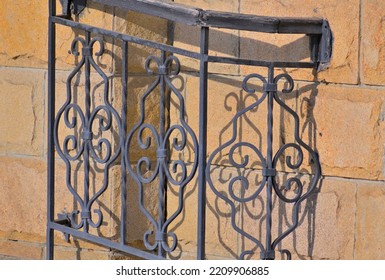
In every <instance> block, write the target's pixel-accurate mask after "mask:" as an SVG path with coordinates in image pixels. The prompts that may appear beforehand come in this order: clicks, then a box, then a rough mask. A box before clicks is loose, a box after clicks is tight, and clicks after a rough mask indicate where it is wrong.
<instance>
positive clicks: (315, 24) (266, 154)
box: [47, 0, 332, 259]
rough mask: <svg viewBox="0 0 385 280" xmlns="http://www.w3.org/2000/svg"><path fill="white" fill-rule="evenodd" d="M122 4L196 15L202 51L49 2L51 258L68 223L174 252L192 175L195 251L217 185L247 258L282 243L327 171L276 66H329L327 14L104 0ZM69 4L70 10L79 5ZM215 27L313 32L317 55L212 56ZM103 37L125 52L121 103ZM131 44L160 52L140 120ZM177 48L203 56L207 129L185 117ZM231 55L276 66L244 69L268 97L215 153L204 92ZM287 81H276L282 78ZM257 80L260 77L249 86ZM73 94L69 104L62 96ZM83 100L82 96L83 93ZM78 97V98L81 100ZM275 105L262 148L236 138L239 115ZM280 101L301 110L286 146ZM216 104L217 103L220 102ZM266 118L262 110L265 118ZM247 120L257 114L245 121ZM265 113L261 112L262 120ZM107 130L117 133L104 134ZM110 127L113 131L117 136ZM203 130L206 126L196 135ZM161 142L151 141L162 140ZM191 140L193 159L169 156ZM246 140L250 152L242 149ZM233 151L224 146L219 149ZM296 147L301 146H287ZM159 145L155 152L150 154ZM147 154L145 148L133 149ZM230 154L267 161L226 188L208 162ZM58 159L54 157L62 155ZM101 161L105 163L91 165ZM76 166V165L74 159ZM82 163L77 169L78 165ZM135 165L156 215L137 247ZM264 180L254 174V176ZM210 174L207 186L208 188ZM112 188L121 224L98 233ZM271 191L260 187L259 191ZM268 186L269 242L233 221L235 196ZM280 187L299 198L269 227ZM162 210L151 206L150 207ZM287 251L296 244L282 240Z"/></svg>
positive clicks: (239, 165)
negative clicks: (60, 55) (279, 124)
mask: <svg viewBox="0 0 385 280" xmlns="http://www.w3.org/2000/svg"><path fill="white" fill-rule="evenodd" d="M95 2H99V3H103V4H105V5H110V6H114V7H118V8H122V9H126V10H132V11H135V12H139V13H143V14H147V15H151V16H157V17H161V18H164V19H167V20H169V21H173V22H178V23H182V24H185V25H194V26H196V28H199V29H200V51H199V52H193V51H191V50H188V49H182V48H178V47H175V46H173V45H167V44H163V43H158V42H154V41H151V40H147V39H143V38H139V37H136V36H132V35H129V34H123V33H119V32H115V31H112V30H106V29H103V28H98V27H95V26H91V25H87V24H82V23H79V22H76V21H73V20H72V19H71V14H72V13H75V14H78V13H80V12H81V11H82V10H83V9H84V7H86V1H77V0H73V1H69V0H63V1H62V4H63V13H62V14H60V15H58V14H56V8H57V7H56V1H54V0H52V1H49V5H50V7H49V11H50V15H49V72H48V73H49V85H48V87H49V96H48V98H49V104H48V124H49V126H48V217H47V219H48V223H47V258H48V259H53V258H54V231H59V232H63V233H65V234H66V236H69V235H72V236H74V237H76V238H80V239H84V240H87V241H90V242H94V243H97V244H100V245H103V246H107V247H109V248H113V249H116V250H119V251H122V252H125V253H128V254H132V255H135V256H137V257H141V258H145V259H163V258H167V254H168V253H172V252H173V251H174V250H175V249H176V248H177V244H178V237H177V235H176V234H175V232H173V231H172V230H170V229H169V228H170V225H171V224H172V223H173V222H174V221H175V220H176V218H177V217H178V216H179V215H180V214H181V212H182V211H183V209H184V193H185V190H186V188H188V186H189V184H191V182H192V180H193V178H194V177H195V176H197V178H198V179H197V180H198V190H197V191H198V198H197V201H196V205H197V210H196V211H197V212H196V213H197V223H198V224H197V234H196V243H197V246H196V252H197V256H196V258H197V259H205V257H206V250H205V239H206V223H207V221H206V202H207V198H206V194H207V192H208V191H212V192H213V193H214V194H215V195H216V196H217V197H218V198H219V199H222V200H223V201H224V202H225V203H227V205H229V207H230V208H231V215H230V219H231V224H232V227H233V230H235V231H236V232H237V233H238V234H239V235H240V236H242V237H243V238H245V239H247V240H249V241H250V242H251V243H252V244H253V246H252V248H247V249H244V250H243V251H242V252H241V253H240V254H239V256H238V257H239V258H240V259H244V258H247V257H248V255H250V254H254V253H255V252H256V251H258V252H260V258H262V259H275V257H276V256H275V252H276V251H277V248H278V247H277V246H278V244H279V243H280V242H281V241H282V240H283V239H284V238H285V237H286V236H288V235H289V234H290V233H292V232H293V231H294V230H295V229H296V227H297V226H298V219H299V207H300V204H301V202H303V201H304V200H306V199H307V198H308V197H309V195H310V194H311V193H312V192H313V191H314V189H315V188H316V186H317V184H318V181H319V179H320V176H321V171H320V163H319V159H318V155H317V153H316V152H315V151H314V150H312V148H311V147H310V146H309V145H307V144H306V143H304V141H303V140H302V139H301V137H300V127H299V126H300V120H299V117H298V115H297V113H296V112H295V111H294V110H292V109H291V108H290V107H289V106H288V105H286V104H285V102H284V100H283V97H282V96H284V95H285V94H288V93H290V92H292V91H293V88H294V82H293V79H292V77H291V76H290V75H289V74H278V75H276V74H275V69H276V68H280V67H285V68H315V69H317V68H318V69H320V68H322V67H324V66H325V65H326V64H327V63H328V62H329V60H330V57H331V45H332V36H331V31H330V28H329V25H328V22H327V21H326V20H323V19H297V18H273V17H259V16H252V15H244V14H233V13H220V12H214V11H203V10H201V9H196V8H192V7H187V6H182V5H177V4H175V3H173V2H167V1H162V2H158V1H153V0H126V1H123V0H113V1H107V0H96V1H95ZM71 7H72V9H71ZM58 25H61V26H66V27H68V28H73V29H74V30H77V31H78V34H82V35H79V36H76V37H75V38H74V40H73V42H72V45H71V46H70V49H71V54H72V55H73V56H74V57H76V61H77V62H76V65H75V66H74V69H73V70H72V71H71V73H70V74H69V75H68V77H67V78H66V82H65V85H66V86H65V88H66V90H65V92H59V90H58V89H57V87H56V73H57V71H56V66H55V59H56V51H55V50H56V37H57V36H56V35H57V34H56V28H57V26H58ZM210 28H227V29H236V30H249V31H256V32H265V33H288V34H306V35H308V36H309V37H310V38H311V40H310V43H311V45H310V49H311V59H312V61H310V62H284V61H261V60H257V59H244V58H236V57H234V58H233V57H220V56H212V55H209V31H210ZM106 40H113V41H114V44H116V45H118V46H120V48H121V50H122V52H121V56H122V57H121V68H122V74H121V79H120V80H121V99H122V100H121V103H122V105H121V106H120V107H119V108H117V106H116V105H115V104H113V103H112V102H111V98H112V92H111V86H110V77H109V76H108V75H107V74H106V73H105V72H104V71H103V69H102V68H101V67H100V66H99V65H98V63H97V59H98V58H100V57H102V56H103V54H104V52H105V43H106ZM129 44H135V45H138V46H146V47H150V48H151V49H153V50H154V52H155V50H157V51H158V52H159V54H160V55H149V56H148V57H147V59H146V60H145V63H144V65H143V67H144V69H145V71H146V73H147V74H148V75H149V76H150V77H152V80H151V82H149V83H148V85H147V88H146V90H145V91H144V93H142V95H141V96H140V98H139V99H138V100H137V101H135V102H136V105H137V106H139V112H138V115H137V116H135V117H136V120H137V121H136V123H135V124H134V125H132V126H129V125H128V123H127V118H130V117H133V116H130V115H129V113H128V111H129V108H128V107H127V106H128V105H127V104H130V102H128V101H129V100H128V99H129V98H130V96H128V94H127V92H128V87H129V85H128V78H129V71H128V67H129V63H130V61H129ZM180 57H188V58H192V59H195V60H197V61H199V65H200V66H199V95H198V96H199V120H198V123H199V131H194V130H193V129H192V128H191V127H190V126H189V123H188V122H187V121H186V104H185V103H186V100H185V97H184V96H183V94H182V93H181V91H180V89H178V88H177V87H176V86H175V85H174V83H173V78H174V77H176V76H177V75H178V74H179V73H180V69H181V63H180ZM209 63H218V64H235V65H252V66H261V67H265V68H267V69H268V75H267V77H263V76H262V75H260V74H258V73H251V74H249V75H247V76H246V77H245V78H244V79H243V83H242V89H243V90H244V91H245V92H246V93H248V94H253V93H255V92H256V91H258V90H257V87H256V86H255V85H256V84H262V86H261V87H260V94H261V95H260V96H259V97H258V98H256V99H255V102H253V103H252V104H250V105H248V106H245V107H244V108H242V109H241V110H239V111H238V112H237V113H236V114H235V115H234V117H233V119H232V121H231V129H232V136H231V138H230V139H226V141H225V142H224V143H223V144H222V145H220V146H219V147H218V148H217V149H216V150H215V151H213V152H212V153H211V155H209V157H208V155H207V141H210V139H208V138H207V129H208V127H207V123H208V120H207V114H208V106H207V98H208V96H209V95H210V94H212V93H210V92H208V80H209V76H208V64H209ZM79 76H81V77H82V79H84V90H83V91H82V92H81V93H78V92H76V85H78V82H79V81H77V82H75V80H78V79H79ZM93 76H96V77H97V79H98V80H99V82H98V85H97V87H98V89H101V90H100V93H99V99H100V100H99V103H98V104H96V102H95V101H94V99H95V92H94V91H93V86H95V85H94V80H95V79H94V78H93ZM281 81H283V82H285V85H284V86H283V89H280V88H281V86H279V83H280V82H281ZM253 85H254V86H253ZM63 97H64V98H65V101H64V102H63V103H60V104H59V102H58V100H61V99H62V98H63ZM150 98H157V100H158V101H157V105H158V106H159V108H150V111H149V110H148V107H146V103H147V102H148V100H149V99H150ZM170 99H173V100H176V102H177V103H178V106H177V111H178V112H177V116H178V117H177V119H176V120H172V123H171V122H170V121H169V120H168V117H167V104H168V102H169V101H170ZM80 100H82V101H81V102H80ZM80 103H82V104H80ZM262 104H266V106H267V119H266V123H267V135H266V139H265V141H266V143H267V144H266V151H264V150H262V148H261V147H260V146H258V145H259V143H253V142H246V141H239V140H237V137H236V136H237V134H238V133H239V130H240V128H239V126H238V121H239V119H240V118H243V117H246V116H247V115H248V114H249V113H251V112H253V111H254V110H255V109H256V108H258V107H259V106H261V105H262ZM274 106H278V107H279V108H280V110H283V111H285V112H286V113H288V114H289V116H290V117H291V118H292V119H293V121H294V140H295V141H293V142H290V143H284V144H283V145H281V147H279V149H277V150H274V147H273V136H274V135H273V121H274V114H273V111H274ZM217 109H218V110H220V108H217ZM154 112H156V113H157V114H159V120H158V124H157V125H154V124H152V123H149V122H148V121H147V118H146V117H147V116H148V115H149V114H152V113H154ZM259 121H260V120H259ZM249 122H251V121H250V120H249ZM258 124H259V123H253V125H254V126H258ZM107 133H109V135H110V136H109V137H106V136H105V135H106V134H107ZM111 135H112V136H111ZM197 135H198V136H197ZM154 147H155V148H154ZM186 149H188V150H189V153H190V154H191V155H192V156H191V157H190V158H189V159H188V160H183V159H182V158H175V157H172V155H171V154H172V153H179V152H183V151H184V150H186ZM240 149H244V150H247V151H249V153H247V154H245V153H244V154H242V155H241V156H239V153H237V151H239V150H240ZM225 150H226V151H227V153H223V151H225ZM288 150H291V151H292V154H296V157H292V156H289V155H287V153H286V152H287V151H288ZM151 151H153V153H151ZM138 153H139V154H141V155H140V156H137V154H138ZM222 153H223V154H226V156H227V158H228V159H227V161H228V163H229V165H230V166H232V167H234V168H236V169H245V168H249V167H250V161H251V160H250V158H251V156H254V157H255V158H256V161H257V162H258V164H257V165H258V168H259V169H260V170H261V177H260V178H261V179H260V180H255V178H254V179H253V180H250V178H248V177H247V176H244V175H242V174H239V175H238V176H234V177H232V178H230V179H229V180H228V182H226V184H227V186H226V187H225V192H224V191H223V190H222V189H221V188H220V187H218V182H217V181H216V179H215V178H214V177H213V176H212V172H211V167H212V166H213V165H215V164H216V160H217V158H218V156H219V155H222ZM305 154H308V156H307V157H308V158H309V162H310V165H311V168H312V176H311V179H310V181H309V184H308V185H307V187H306V188H305V186H304V184H303V183H302V182H301V180H300V179H299V178H298V177H297V176H296V175H295V172H296V171H298V170H299V169H300V168H301V166H302V165H303V164H304V158H305V157H306V156H305ZM56 158H57V159H56ZM57 161H61V162H64V165H65V175H64V176H63V177H60V178H62V179H63V180H64V181H65V185H66V187H67V191H68V193H69V194H70V195H71V196H72V198H73V200H74V203H73V209H72V210H71V211H69V212H68V211H67V212H65V213H57V212H56V210H55V201H56V200H57V198H55V191H56V189H55V183H56V184H57V180H58V179H57V177H58V175H57V170H56V169H55V162H57ZM280 162H281V163H283V164H284V165H285V166H286V169H287V170H291V171H293V172H294V173H293V174H294V175H292V176H291V175H290V172H286V173H287V174H286V175H287V176H285V180H284V181H282V180H279V179H278V173H279V172H278V164H279V163H280ZM94 165H97V166H98V168H97V170H96V169H95V168H94V167H92V166H94ZM74 166H75V167H74ZM116 166H119V167H120V170H121V172H120V175H119V180H117V181H115V182H114V183H111V180H110V179H111V177H112V175H111V172H112V169H113V168H114V167H116ZM79 170H81V174H82V175H79V172H80V171H79ZM93 172H98V173H99V174H101V176H102V178H101V179H100V182H97V183H95V182H93V183H92V182H91V180H93V174H92V173H93ZM127 176H130V177H131V178H132V180H131V181H130V184H135V185H136V186H137V189H138V194H137V195H138V196H137V198H136V199H137V200H138V205H139V209H140V212H141V213H142V214H143V215H144V217H145V218H146V219H147V220H148V222H149V224H150V225H151V228H149V229H147V230H145V231H144V232H143V244H144V248H142V249H139V248H137V247H134V246H131V245H129V244H128V243H127V242H126V236H127V227H128V225H127V221H131V222H133V223H134V224H135V219H136V218H137V217H135V216H132V215H130V213H128V211H127V197H129V196H130V195H132V194H131V193H130V191H129V190H130V188H128V187H127V185H128V184H129V182H128V179H127ZM75 177H82V183H81V185H82V186H81V187H78V186H75V183H74V182H75V181H76V180H78V179H79V178H75ZM257 181H258V182H257ZM148 184H155V185H156V186H157V187H156V188H157V194H156V195H157V199H156V200H153V205H152V206H153V209H152V210H149V209H148V207H146V205H145V202H144V196H145V189H146V187H145V186H146V185H148ZM168 184H171V185H173V186H175V187H176V190H177V191H176V197H177V200H178V202H177V207H176V209H174V210H173V211H171V212H170V211H167V192H168V191H169V190H168V187H167V185H168ZM206 185H208V186H209V188H207V189H206ZM235 188H241V189H243V190H248V194H247V195H245V192H243V194H240V193H239V192H236V191H235ZM108 189H119V190H120V193H119V195H120V201H121V205H120V213H119V214H118V213H114V214H115V215H116V216H118V218H117V220H118V221H119V229H120V231H119V233H118V234H117V236H116V237H115V238H106V237H103V236H101V235H98V234H94V233H91V232H90V229H99V228H100V227H101V225H102V222H103V213H102V211H101V210H100V209H99V208H98V207H96V204H97V201H98V200H99V199H101V197H102V196H103V194H104V193H105V192H106V191H107V190H108ZM290 189H295V192H294V195H292V196H288V195H287V191H288V190H290ZM263 192H264V193H263ZM262 195H263V196H264V200H265V201H264V203H265V216H264V217H265V218H264V219H265V223H266V226H265V234H264V244H263V242H262V241H261V240H258V238H257V237H256V236H255V235H253V234H252V233H250V232H247V231H245V230H244V229H242V228H241V227H239V226H238V225H237V223H236V213H237V210H236V208H237V205H238V204H245V203H247V202H250V201H253V200H255V199H257V198H258V197H260V196H262ZM273 196H276V197H278V199H279V200H280V201H281V202H282V203H286V204H290V205H292V210H291V220H290V223H289V224H290V225H289V227H288V228H287V229H286V230H284V231H282V232H281V233H280V234H278V235H277V236H276V237H275V238H273V234H272V227H273V223H274V219H273V216H272V204H273V202H272V201H273ZM154 209H155V210H154ZM284 253H286V254H287V256H288V258H290V252H288V251H284Z"/></svg>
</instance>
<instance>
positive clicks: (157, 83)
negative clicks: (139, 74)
mask: <svg viewBox="0 0 385 280" xmlns="http://www.w3.org/2000/svg"><path fill="white" fill-rule="evenodd" d="M154 66H155V67H154ZM144 67H145V70H146V72H147V73H148V74H149V75H153V76H155V77H156V78H155V80H154V82H153V83H152V84H151V85H150V86H149V87H148V89H147V90H146V92H145V93H144V94H143V95H142V96H141V98H140V104H139V105H140V119H139V121H138V123H137V124H136V125H135V126H134V127H133V129H132V130H131V131H130V132H129V133H128V136H127V140H126V143H125V151H126V153H127V154H126V157H125V160H126V166H127V168H128V171H129V173H130V174H131V176H132V177H133V178H134V179H135V181H136V182H137V185H138V187H139V208H140V209H141V211H142V212H143V214H144V215H145V216H146V217H147V219H148V220H149V221H150V222H151V223H152V225H153V227H154V229H155V231H154V230H148V231H146V232H145V233H144V235H143V239H144V245H145V247H146V248H147V249H148V250H150V251H154V250H156V249H157V250H158V253H159V254H162V252H166V253H170V252H172V251H174V250H175V248H176V246H177V241H178V239H177V236H176V235H175V233H174V232H171V231H168V229H167V228H168V226H169V225H170V224H171V223H172V222H173V221H174V220H175V218H176V217H177V216H178V215H179V214H180V213H181V211H182V209H183V206H184V201H183V193H184V189H185V187H186V185H187V184H188V183H189V182H190V181H191V180H192V178H193V176H194V174H195V172H196V170H197V164H198V141H197V139H196V136H195V134H194V132H193V130H192V129H191V128H190V127H189V126H188V124H187V123H186V121H185V103H184V98H183V96H182V94H181V93H180V92H179V91H178V90H177V89H176V87H175V86H174V85H173V84H172V82H171V79H170V77H173V76H176V75H178V74H179V71H180V62H179V59H178V58H177V57H175V56H173V55H170V56H168V57H167V58H162V57H156V56H152V55H151V56H149V57H148V58H147V59H146V61H145V65H144ZM158 87H159V88H160V94H159V95H160V96H159V97H160V98H161V102H159V103H160V104H161V105H160V106H162V104H164V99H165V94H166V89H168V90H169V91H170V93H171V94H172V95H174V96H175V97H176V98H177V99H178V101H179V105H180V106H179V107H178V111H179V122H180V124H174V125H171V126H170V127H168V128H167V129H165V131H163V132H162V131H158V130H157V129H156V128H155V126H154V125H153V124H149V123H146V122H145V119H146V110H145V103H146V99H147V98H148V97H149V96H150V95H152V94H157V93H156V92H155V89H156V88H158ZM160 109H161V111H162V108H160ZM164 119H165V115H161V116H160V120H161V122H162V120H163V121H164ZM145 131H146V132H147V131H148V132H150V133H149V134H148V133H147V134H146V136H145ZM135 134H137V137H136V139H137V145H138V146H139V148H140V149H142V150H143V151H146V150H149V149H151V148H156V153H157V158H156V163H153V162H154V161H155V159H152V158H150V157H149V156H142V157H141V158H139V160H137V161H136V163H134V162H132V161H131V150H132V149H133V148H132V145H133V142H134V141H133V140H134V139H135V137H134V135H135ZM175 134H178V136H176V135H175ZM173 135H174V136H173ZM188 139H190V141H192V143H188ZM169 143H171V146H170V147H169V146H168V145H169ZM188 144H190V145H191V146H192V150H193V153H194V157H193V159H192V161H191V163H190V164H191V170H190V171H188V168H187V163H186V162H184V161H182V160H179V159H178V160H174V161H172V162H170V159H169V156H170V150H171V149H174V150H175V151H176V152H180V153H182V152H183V151H184V150H186V149H187V146H188ZM135 165H136V168H135V167H133V166H135ZM175 175H178V176H179V177H178V178H175ZM157 178H159V181H160V182H161V183H160V185H159V187H158V191H159V192H161V193H162V192H166V191H167V183H166V182H168V183H170V184H172V185H175V186H178V187H179V189H178V200H179V204H178V208H177V209H176V211H175V212H174V213H171V214H170V215H169V216H168V217H163V219H161V220H162V221H161V222H160V221H159V219H158V220H157V219H156V217H154V216H153V215H152V214H151V213H150V212H149V211H148V209H147V208H146V207H145V205H144V202H143V200H144V195H145V194H144V190H143V188H144V184H150V183H153V182H154V181H155V180H156V179H157ZM162 184H163V185H162ZM158 208H159V209H161V211H163V212H164V210H165V205H162V204H160V205H158ZM153 235H155V242H154V243H153V244H152V243H151V242H150V237H151V236H153ZM170 238H171V240H172V243H171V246H169V245H168V242H167V241H168V240H169V239H170Z"/></svg>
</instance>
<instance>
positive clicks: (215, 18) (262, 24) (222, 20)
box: [94, 0, 324, 34]
mask: <svg viewBox="0 0 385 280" xmlns="http://www.w3.org/2000/svg"><path fill="white" fill-rule="evenodd" d="M94 1H95V2H99V3H102V4H105V5H109V6H115V7H119V8H122V9H127V10H132V11H135V12H140V13H143V14H148V15H152V16H157V17H160V18H164V19H168V20H172V21H175V22H180V23H184V24H187V25H198V26H209V27H217V28H226V29H237V30H248V31H256V32H264V33H284V34H322V32H323V31H322V28H323V23H324V20H323V19H321V18H287V17H267V16H256V15H249V14H241V13H229V12H217V11H210V10H202V9H199V8H195V7H191V6H187V5H182V4H178V3H174V2H172V1H169V0H163V1H159V0H94Z"/></svg>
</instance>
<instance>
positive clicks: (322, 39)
mask: <svg viewBox="0 0 385 280" xmlns="http://www.w3.org/2000/svg"><path fill="white" fill-rule="evenodd" d="M310 49H311V59H312V61H314V62H316V63H317V72H320V71H323V70H325V69H327V68H328V67H329V64H330V60H331V57H332V53H333V34H332V31H331V29H330V25H329V22H328V21H327V20H324V21H323V24H322V33H321V34H316V35H310Z"/></svg>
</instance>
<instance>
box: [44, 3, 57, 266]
mask: <svg viewBox="0 0 385 280" xmlns="http://www.w3.org/2000/svg"><path fill="white" fill-rule="evenodd" d="M55 14H56V1H55V0H50V1H49V22H48V113H47V118H48V128H47V130H48V131H47V134H48V135H47V136H48V151H47V240H46V259H48V260H52V259H53V258H54V230H53V229H52V227H51V223H53V222H54V215H55V147H54V141H53V130H54V122H55V120H54V119H55V57H56V50H55V45H56V29H55V24H54V23H53V22H52V17H53V16H55Z"/></svg>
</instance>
